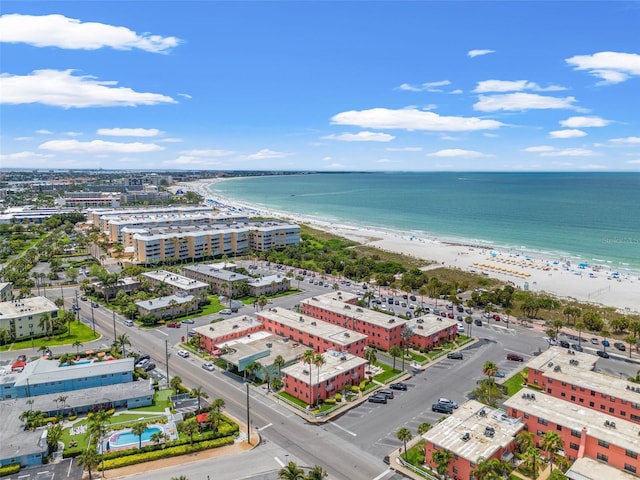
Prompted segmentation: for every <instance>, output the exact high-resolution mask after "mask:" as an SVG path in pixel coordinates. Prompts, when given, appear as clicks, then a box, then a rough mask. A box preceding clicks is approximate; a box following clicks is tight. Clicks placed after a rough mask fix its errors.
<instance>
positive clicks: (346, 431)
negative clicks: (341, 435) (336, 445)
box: [329, 422, 358, 437]
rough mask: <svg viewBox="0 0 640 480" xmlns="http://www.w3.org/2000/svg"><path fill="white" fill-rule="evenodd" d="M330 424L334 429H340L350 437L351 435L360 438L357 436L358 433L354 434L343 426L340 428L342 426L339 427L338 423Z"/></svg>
mask: <svg viewBox="0 0 640 480" xmlns="http://www.w3.org/2000/svg"><path fill="white" fill-rule="evenodd" d="M329 423H330V424H331V425H333V426H334V427H337V428H339V429H340V430H342V431H343V432H345V433H348V434H349V435H351V436H352V437H357V436H358V434H357V433H354V432H352V431H350V430H347V429H346V428H344V427H341V426H340V425H338V424H337V423H333V422H329Z"/></svg>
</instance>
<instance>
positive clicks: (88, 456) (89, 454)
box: [78, 448, 100, 480]
mask: <svg viewBox="0 0 640 480" xmlns="http://www.w3.org/2000/svg"><path fill="white" fill-rule="evenodd" d="M78 465H80V466H81V467H85V468H86V469H87V471H88V472H89V480H92V478H93V477H92V476H91V471H92V470H94V469H95V468H96V467H97V466H98V465H100V455H99V454H98V452H97V451H96V450H95V449H94V448H87V449H86V450H85V451H84V452H82V453H81V454H80V455H78Z"/></svg>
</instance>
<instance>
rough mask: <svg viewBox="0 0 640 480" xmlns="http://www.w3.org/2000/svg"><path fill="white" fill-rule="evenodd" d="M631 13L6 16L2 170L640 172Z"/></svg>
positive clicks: (0, 100) (423, 10)
mask: <svg viewBox="0 0 640 480" xmlns="http://www.w3.org/2000/svg"><path fill="white" fill-rule="evenodd" d="M638 25H640V4H639V3H637V2H535V1H533V2H457V1H452V2H385V1H381V2H367V1H364V2H342V1H335V2H275V1H274V2H207V1H199V2H190V1H185V2H182V1H181V2H178V1H163V2H153V1H149V2H147V1H145V2H140V1H138V2H118V3H116V4H113V3H111V2H78V1H76V2H73V1H72V2H60V3H57V2H17V1H6V2H3V15H2V16H0V42H1V44H2V45H1V48H2V64H1V66H0V104H1V105H0V120H1V124H0V125H1V130H0V167H1V168H40V169H67V168H69V169H98V168H103V169H108V170H118V169H149V170H153V169H155V170H181V169H185V170H186V169H188V170H214V171H215V170H266V171H269V170H284V171H288V170H292V171H303V170H310V171H601V172H606V171H631V172H638V171H640V113H639V112H640V44H639V43H638V33H637V31H638Z"/></svg>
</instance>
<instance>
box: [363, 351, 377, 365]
mask: <svg viewBox="0 0 640 480" xmlns="http://www.w3.org/2000/svg"><path fill="white" fill-rule="evenodd" d="M364 359H365V360H366V361H367V362H369V365H373V364H374V363H376V361H377V360H378V357H377V356H376V349H375V348H373V347H367V349H366V350H365V351H364Z"/></svg>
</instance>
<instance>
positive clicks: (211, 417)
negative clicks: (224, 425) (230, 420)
mask: <svg viewBox="0 0 640 480" xmlns="http://www.w3.org/2000/svg"><path fill="white" fill-rule="evenodd" d="M221 419H222V415H221V414H220V412H218V411H217V410H211V411H210V412H209V413H207V423H208V424H209V425H210V426H211V430H213V431H214V432H217V431H218V425H220V420H221Z"/></svg>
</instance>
